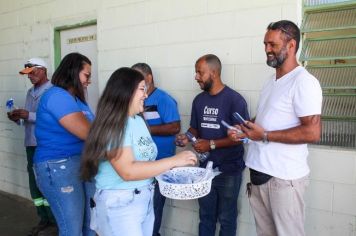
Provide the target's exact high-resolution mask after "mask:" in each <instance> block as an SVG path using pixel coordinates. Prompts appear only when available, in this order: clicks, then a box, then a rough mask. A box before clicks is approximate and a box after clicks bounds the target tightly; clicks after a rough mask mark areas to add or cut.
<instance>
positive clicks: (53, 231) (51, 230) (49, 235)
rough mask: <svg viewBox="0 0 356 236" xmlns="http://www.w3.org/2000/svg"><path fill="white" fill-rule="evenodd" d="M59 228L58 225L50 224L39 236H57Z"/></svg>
mask: <svg viewBox="0 0 356 236" xmlns="http://www.w3.org/2000/svg"><path fill="white" fill-rule="evenodd" d="M57 235H58V227H57V225H56V224H53V223H50V224H48V225H47V226H46V227H45V228H44V229H42V230H41V231H39V232H38V234H37V236H57Z"/></svg>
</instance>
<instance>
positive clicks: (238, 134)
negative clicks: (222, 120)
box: [227, 125, 247, 142]
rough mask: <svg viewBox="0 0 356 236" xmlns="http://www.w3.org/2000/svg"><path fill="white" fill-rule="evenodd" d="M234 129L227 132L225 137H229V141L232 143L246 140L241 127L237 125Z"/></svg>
mask: <svg viewBox="0 0 356 236" xmlns="http://www.w3.org/2000/svg"><path fill="white" fill-rule="evenodd" d="M234 127H235V128H236V129H228V130H227V136H228V137H229V139H230V140H232V141H234V142H240V141H241V139H244V138H246V137H247V136H246V134H245V133H243V132H242V130H241V126H239V125H234Z"/></svg>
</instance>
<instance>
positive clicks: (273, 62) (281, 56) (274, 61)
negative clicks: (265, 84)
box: [266, 46, 288, 68]
mask: <svg viewBox="0 0 356 236" xmlns="http://www.w3.org/2000/svg"><path fill="white" fill-rule="evenodd" d="M271 54H272V55H273V56H274V57H273V58H269V57H268V55H271ZM287 57H288V52H287V47H286V46H284V47H283V48H282V49H281V51H280V52H279V53H278V54H277V55H276V54H275V53H268V54H267V61H266V62H267V65H269V66H270V67H273V68H280V67H281V66H282V65H283V63H284V62H285V60H286V59H287Z"/></svg>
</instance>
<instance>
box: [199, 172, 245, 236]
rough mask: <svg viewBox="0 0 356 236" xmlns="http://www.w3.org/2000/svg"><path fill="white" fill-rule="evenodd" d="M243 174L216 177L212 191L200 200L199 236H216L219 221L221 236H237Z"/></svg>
mask: <svg viewBox="0 0 356 236" xmlns="http://www.w3.org/2000/svg"><path fill="white" fill-rule="evenodd" d="M241 179H242V174H241V173H240V174H239V175H237V176H220V175H218V176H216V177H215V178H214V179H213V181H212V184H211V191H210V193H209V194H208V195H206V196H205V197H202V198H199V199H198V201H199V217H200V223H199V235H200V236H214V235H215V230H216V223H217V220H219V222H220V233H219V235H220V236H235V235H236V228H237V222H236V221H237V197H238V195H239V191H240V185H241Z"/></svg>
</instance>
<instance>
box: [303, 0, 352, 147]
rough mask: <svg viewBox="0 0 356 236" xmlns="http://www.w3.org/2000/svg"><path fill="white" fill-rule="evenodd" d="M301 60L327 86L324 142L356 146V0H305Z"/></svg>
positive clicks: (323, 114) (324, 97)
mask: <svg viewBox="0 0 356 236" xmlns="http://www.w3.org/2000/svg"><path fill="white" fill-rule="evenodd" d="M301 31H302V34H303V47H302V51H301V55H300V60H301V61H302V63H303V65H305V66H306V68H307V70H308V71H309V72H310V73H312V74H313V75H314V76H315V77H316V78H317V79H319V81H320V84H321V86H322V88H323V107H322V125H323V129H322V137H321V141H320V142H319V144H320V145H330V146H340V147H351V148H355V147H356V1H355V0H353V1H337V0H305V1H304V17H303V23H302V27H301Z"/></svg>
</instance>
